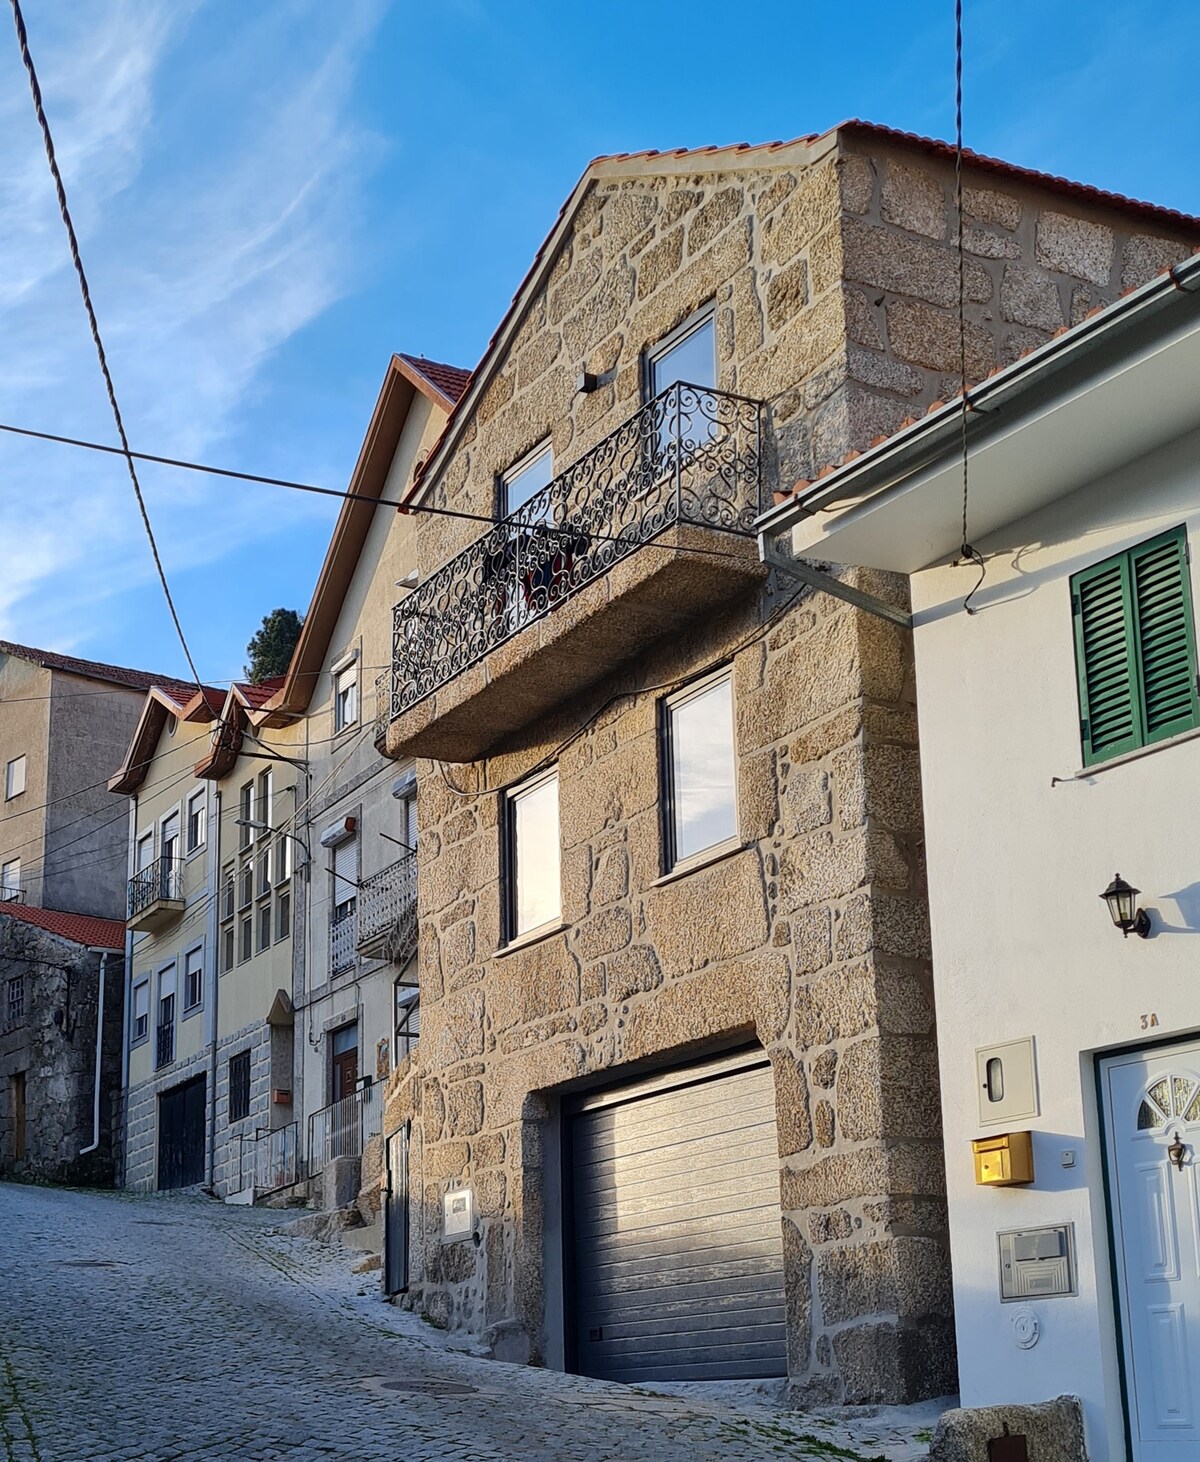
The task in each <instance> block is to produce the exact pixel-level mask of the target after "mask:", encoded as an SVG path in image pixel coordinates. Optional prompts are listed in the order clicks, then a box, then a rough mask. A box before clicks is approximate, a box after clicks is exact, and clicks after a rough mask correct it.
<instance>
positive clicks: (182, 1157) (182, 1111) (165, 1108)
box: [158, 1076, 207, 1189]
mask: <svg viewBox="0 0 1200 1462" xmlns="http://www.w3.org/2000/svg"><path fill="white" fill-rule="evenodd" d="M206 1090H207V1088H206V1082H205V1078H204V1077H203V1076H197V1077H195V1078H194V1079H193V1080H192V1081H185V1082H184V1083H183V1085H182V1086H175V1087H172V1088H171V1090H170V1091H164V1092H163V1094H162V1095H161V1096H160V1097H159V1099H158V1186H159V1188H160V1189H167V1188H190V1187H194V1186H195V1185H196V1184H197V1183H202V1182H203V1181H204V1133H205V1096H206Z"/></svg>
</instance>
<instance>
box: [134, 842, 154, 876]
mask: <svg viewBox="0 0 1200 1462" xmlns="http://www.w3.org/2000/svg"><path fill="white" fill-rule="evenodd" d="M153 862H154V834H153V833H143V834H142V835H141V837H140V838H138V840H137V852H136V855H135V863H136V865H137V866H136V868H135V870H134V871H135V872H137V873H144V872H145V871H146V869H147V868H149V867H150V865H151V863H153Z"/></svg>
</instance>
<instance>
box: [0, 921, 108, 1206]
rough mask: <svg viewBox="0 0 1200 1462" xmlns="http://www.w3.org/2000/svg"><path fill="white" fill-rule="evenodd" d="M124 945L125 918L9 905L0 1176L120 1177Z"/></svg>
mask: <svg viewBox="0 0 1200 1462" xmlns="http://www.w3.org/2000/svg"><path fill="white" fill-rule="evenodd" d="M124 951H125V926H124V924H123V923H122V922H121V921H120V920H116V919H98V918H95V917H94V916H91V915H81V914H64V913H59V912H57V911H56V910H52V909H40V908H34V907H32V906H30V905H25V904H18V903H16V902H10V903H8V904H6V905H5V906H4V907H3V908H0V1176H10V1177H28V1178H40V1179H48V1180H50V1181H53V1182H66V1183H90V1184H96V1185H107V1184H110V1183H111V1182H112V1181H113V1176H114V1151H115V1149H114V1141H115V1138H116V1135H117V1134H116V1123H115V1117H116V1113H117V1109H118V1106H119V1098H120V1088H121V1030H122V1020H123V1009H124V1007H123V1004H122V995H123V986H124Z"/></svg>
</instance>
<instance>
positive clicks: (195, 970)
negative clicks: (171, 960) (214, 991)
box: [183, 947, 204, 1011]
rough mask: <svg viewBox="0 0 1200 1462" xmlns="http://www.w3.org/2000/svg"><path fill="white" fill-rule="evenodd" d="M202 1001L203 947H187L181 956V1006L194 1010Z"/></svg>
mask: <svg viewBox="0 0 1200 1462" xmlns="http://www.w3.org/2000/svg"><path fill="white" fill-rule="evenodd" d="M203 1001H204V949H203V947H201V948H199V949H189V950H188V952H187V953H186V954H185V955H184V957H183V1008H184V1010H185V1011H186V1010H195V1009H197V1008H198V1007H199V1006H200V1005H201V1004H202V1003H203Z"/></svg>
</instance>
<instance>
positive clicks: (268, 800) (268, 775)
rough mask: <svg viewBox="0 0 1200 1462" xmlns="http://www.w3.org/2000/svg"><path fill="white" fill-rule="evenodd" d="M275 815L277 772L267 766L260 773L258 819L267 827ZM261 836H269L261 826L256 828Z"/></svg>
mask: <svg viewBox="0 0 1200 1462" xmlns="http://www.w3.org/2000/svg"><path fill="white" fill-rule="evenodd" d="M274 816H275V773H274V772H273V771H272V770H271V769H270V767H267V768H265V769H264V770H263V771H261V772H259V774H258V812H257V814H256V820H257V821H258V822H260V823H262V824H263V825H264V826H265V827H268V828H269V827H270V826H271V820H272V818H274ZM256 831H257V833H258V836H259V837H260V838H265V837H267V836H268V834H267V833H266V832H264V831H263V830H262V828H259V829H257V830H256Z"/></svg>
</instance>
